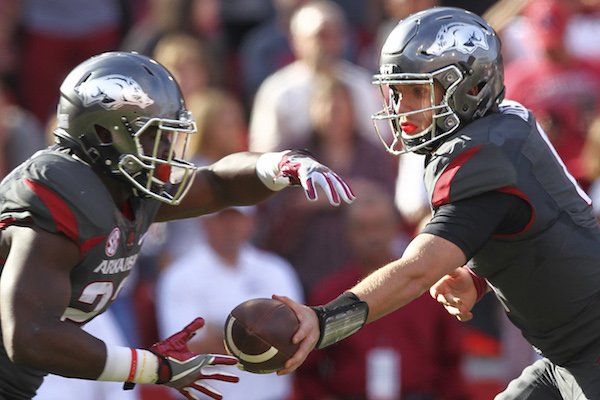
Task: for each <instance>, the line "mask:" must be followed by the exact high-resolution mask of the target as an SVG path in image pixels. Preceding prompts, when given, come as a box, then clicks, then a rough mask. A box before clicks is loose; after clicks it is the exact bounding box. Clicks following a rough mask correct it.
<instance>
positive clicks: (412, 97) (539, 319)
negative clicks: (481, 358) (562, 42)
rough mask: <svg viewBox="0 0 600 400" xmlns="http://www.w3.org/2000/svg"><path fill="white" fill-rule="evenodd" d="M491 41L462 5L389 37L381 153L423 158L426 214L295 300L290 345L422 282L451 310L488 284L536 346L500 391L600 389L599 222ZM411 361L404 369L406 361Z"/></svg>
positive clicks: (379, 311)
mask: <svg viewBox="0 0 600 400" xmlns="http://www.w3.org/2000/svg"><path fill="white" fill-rule="evenodd" d="M500 46H501V44H500V41H499V39H498V36H497V34H496V33H495V32H494V30H493V29H492V27H491V26H490V25H489V24H487V23H486V21H484V20H483V19H482V18H480V17H479V16H477V15H475V14H472V13H470V12H468V11H465V10H462V9H458V8H450V7H448V8H447V7H439V8H432V9H428V10H425V11H422V12H420V13H416V14H414V15H411V16H408V17H406V18H405V19H404V20H402V21H400V22H399V23H398V25H397V26H396V27H395V29H394V30H393V31H392V32H391V33H390V34H389V36H388V38H387V40H386V42H385V44H384V46H383V48H382V52H381V58H380V70H379V73H378V74H377V75H375V76H374V83H375V84H377V85H379V87H380V88H381V89H382V90H381V92H382V94H383V97H384V103H385V104H384V109H383V110H382V111H381V112H379V113H377V114H376V115H374V116H373V119H374V121H375V124H376V127H378V126H379V124H380V123H386V122H387V123H389V128H390V129H391V130H392V132H393V138H390V140H389V141H386V135H385V131H384V130H383V129H377V131H378V132H381V134H380V137H381V139H382V141H383V142H384V144H385V145H386V148H387V149H388V151H389V152H390V153H392V154H396V155H398V154H402V153H406V152H409V151H412V152H416V153H419V154H423V155H424V162H425V174H424V181H425V185H426V187H427V191H428V195H429V200H430V205H431V208H432V210H433V215H432V217H431V220H430V221H429V222H428V223H427V225H426V226H425V227H424V228H423V229H422V231H421V232H420V233H419V234H418V235H417V236H416V237H415V238H414V239H413V240H412V242H411V243H410V244H409V245H408V247H407V249H406V251H405V252H404V254H403V255H402V257H401V258H400V259H398V260H396V261H393V262H391V263H390V264H388V265H384V266H382V267H381V268H379V269H378V270H377V271H375V272H373V273H372V274H371V275H370V276H368V277H367V278H365V279H364V280H363V281H361V282H359V283H358V284H357V285H356V286H354V287H352V288H349V289H348V291H346V292H344V293H343V294H341V295H340V296H339V297H338V298H337V299H335V300H334V301H332V302H330V303H328V304H325V305H322V306H316V307H307V306H304V305H301V304H297V303H295V302H292V301H290V300H289V299H286V298H281V297H278V298H280V299H282V300H284V301H286V302H287V304H289V305H290V306H291V307H293V308H294V309H295V311H296V313H297V314H298V316H299V319H300V321H301V325H300V327H299V329H298V331H297V333H296V334H295V336H294V341H295V342H299V343H301V345H300V348H299V350H298V352H297V353H296V354H295V355H294V356H293V357H292V358H290V359H289V360H288V361H287V363H286V365H285V367H284V368H283V369H281V370H280V371H278V373H280V374H285V373H289V372H291V371H293V370H294V369H296V368H298V367H299V366H300V365H301V363H302V362H303V360H304V359H305V357H306V356H307V355H308V353H309V351H310V350H312V349H313V348H314V347H317V348H322V347H325V346H328V345H331V344H333V343H335V342H337V341H339V340H342V339H343V338H345V337H347V336H349V335H351V334H352V333H354V332H356V331H357V330H358V329H360V328H361V327H362V325H363V324H365V323H368V322H371V321H374V320H376V319H378V318H380V317H382V316H384V315H386V314H388V313H390V312H393V311H394V310H396V309H398V308H399V307H402V306H403V305H405V304H407V303H408V302H410V301H412V300H414V299H415V298H417V297H418V296H420V295H421V294H423V293H424V292H426V291H429V292H430V294H431V295H432V296H433V297H434V298H435V299H437V300H438V302H440V303H441V304H442V305H443V306H444V307H446V309H447V310H448V312H449V313H450V314H452V315H454V316H456V317H457V318H458V319H459V320H468V319H470V318H471V317H472V315H471V309H472V307H473V306H474V304H475V303H476V301H477V300H478V299H479V298H480V297H481V296H483V295H484V294H485V293H486V292H488V291H492V292H493V293H494V294H495V295H496V296H497V298H498V299H499V301H500V302H501V303H502V305H503V306H504V309H505V311H506V313H507V315H508V317H509V318H510V320H511V321H512V322H513V323H514V324H515V325H516V326H517V327H518V328H519V329H520V330H521V332H522V334H523V336H524V337H525V338H526V339H527V340H528V341H529V342H530V343H531V344H532V346H533V347H535V349H537V350H538V351H539V353H540V355H541V357H540V359H539V360H537V361H536V362H535V363H534V364H532V365H531V366H529V367H527V368H526V369H525V370H524V371H523V373H522V375H521V376H520V377H518V378H516V379H515V380H514V381H512V382H511V383H510V384H509V385H508V387H507V388H506V389H505V390H504V391H503V392H502V393H501V394H499V395H498V396H497V397H496V399H501V400H508V399H519V400H524V399H530V400H531V399H535V400H548V399H600V364H599V362H600V361H599V360H600V229H599V227H598V225H597V224H596V222H595V220H594V216H593V215H592V208H591V202H590V200H589V198H588V197H587V196H586V194H585V193H584V192H583V191H582V190H581V188H579V187H578V186H577V184H576V182H575V181H574V179H573V178H572V176H571V175H570V174H569V172H568V171H567V169H566V168H565V166H564V164H563V162H562V161H561V159H560V158H559V157H558V156H557V154H556V151H555V150H554V148H553V147H552V145H551V144H550V142H549V140H548V138H547V136H546V134H545V133H544V132H543V130H542V129H541V128H540V127H539V125H538V123H537V122H536V118H535V116H534V115H532V113H531V112H530V111H529V110H527V109H526V108H524V107H523V106H521V105H520V104H518V103H515V102H512V101H508V100H504V99H503V97H504V82H503V81H504V80H503V64H502V57H501V48H500ZM406 368H410V366H406Z"/></svg>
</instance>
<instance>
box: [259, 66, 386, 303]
mask: <svg viewBox="0 0 600 400" xmlns="http://www.w3.org/2000/svg"><path fill="white" fill-rule="evenodd" d="M314 80H315V84H314V85H313V87H312V93H311V97H310V106H309V115H308V118H307V119H308V123H309V124H310V129H311V130H310V132H309V133H308V137H307V138H306V139H304V140H300V141H297V142H294V143H295V145H296V146H297V148H301V149H307V150H309V151H310V152H311V153H313V154H315V156H317V157H319V158H320V159H324V160H326V161H327V162H329V163H333V165H335V167H334V168H336V170H338V171H340V173H341V174H343V175H344V176H345V177H346V178H348V179H356V178H363V179H368V180H373V181H376V182H378V183H380V184H381V185H383V186H384V187H387V188H389V191H390V194H391V192H392V190H393V183H394V178H395V168H396V166H395V165H394V163H393V160H390V158H389V157H386V154H385V151H384V150H383V149H382V148H381V146H376V145H375V144H373V143H372V142H370V141H368V140H367V139H365V137H364V136H362V135H360V133H359V132H360V127H359V126H357V124H356V119H355V114H356V112H357V111H355V108H354V103H353V101H352V92H351V89H350V86H349V83H348V82H346V81H342V80H341V79H338V78H337V77H333V76H328V75H322V76H318V77H315V78H314ZM373 136H375V135H373ZM357 195H358V196H360V193H357ZM279 197H280V198H278V199H271V200H272V201H269V202H268V203H265V204H264V205H263V214H262V223H261V227H262V229H263V230H262V232H261V233H260V235H258V236H259V238H258V239H257V240H258V242H259V243H260V244H261V246H264V247H265V248H267V249H270V250H273V251H275V252H277V253H278V254H280V255H282V256H283V257H285V258H286V259H287V260H288V261H290V262H291V263H292V265H293V266H294V268H296V271H297V272H298V275H299V276H300V279H301V280H302V284H303V286H304V288H305V290H307V291H308V290H310V288H311V287H312V285H313V284H314V283H315V282H316V281H317V280H318V279H320V278H321V277H322V276H323V274H325V273H328V272H333V271H334V270H336V269H338V268H339V267H341V266H342V264H343V263H345V262H346V261H347V257H348V245H347V243H346V242H345V241H343V240H340V238H341V237H343V232H344V226H343V213H342V212H341V211H340V212H331V210H329V209H328V208H331V207H327V206H326V204H327V203H326V202H325V203H324V202H322V201H316V202H311V203H310V204H309V203H307V202H306V201H305V202H304V203H305V204H302V203H303V202H302V198H301V197H298V196H295V195H293V194H292V195H291V196H287V193H282V196H279Z"/></svg>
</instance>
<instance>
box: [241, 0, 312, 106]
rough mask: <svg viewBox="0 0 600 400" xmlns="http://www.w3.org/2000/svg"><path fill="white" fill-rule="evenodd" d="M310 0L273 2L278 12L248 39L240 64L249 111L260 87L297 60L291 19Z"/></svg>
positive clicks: (242, 47)
mask: <svg viewBox="0 0 600 400" xmlns="http://www.w3.org/2000/svg"><path fill="white" fill-rule="evenodd" d="M307 1H308V0H273V7H274V8H275V13H274V15H273V17H272V18H270V19H268V20H266V21H264V22H263V23H261V24H260V25H258V26H257V27H256V28H254V29H252V30H251V31H250V32H248V34H247V35H245V36H244V39H243V40H242V43H241V44H240V65H242V66H243V68H241V71H240V72H241V74H242V76H243V78H242V81H243V82H242V86H243V97H244V102H245V103H246V104H247V106H248V108H250V107H251V105H252V100H253V99H254V95H255V93H256V91H257V90H258V87H259V86H260V84H261V83H262V82H263V81H264V80H265V78H267V77H268V76H269V75H271V74H272V73H274V72H275V71H277V70H278V69H280V68H283V67H285V66H286V65H288V64H290V63H291V62H293V61H294V53H293V52H292V47H291V44H290V19H291V17H292V14H293V13H294V11H295V10H296V9H297V8H298V7H299V6H301V5H302V4H304V3H306V2H307Z"/></svg>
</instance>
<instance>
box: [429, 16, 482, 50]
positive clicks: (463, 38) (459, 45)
mask: <svg viewBox="0 0 600 400" xmlns="http://www.w3.org/2000/svg"><path fill="white" fill-rule="evenodd" d="M478 47H479V48H482V49H484V50H488V49H489V45H488V43H487V33H486V32H485V31H484V30H483V29H482V28H481V27H479V26H477V25H471V24H465V23H463V22H453V23H450V24H448V25H443V26H442V27H441V28H440V30H439V31H438V33H437V35H436V37H435V41H434V42H433V44H432V45H431V46H429V48H428V49H427V50H426V53H427V54H430V55H434V56H439V55H440V54H442V53H444V52H446V51H448V50H458V51H460V52H461V53H463V54H472V53H473V52H474V51H475V50H476V49H477V48H478Z"/></svg>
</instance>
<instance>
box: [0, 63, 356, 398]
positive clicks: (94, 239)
mask: <svg viewBox="0 0 600 400" xmlns="http://www.w3.org/2000/svg"><path fill="white" fill-rule="evenodd" d="M225 117H227V116H225ZM194 132H195V123H194V121H193V119H192V117H191V115H190V113H189V112H188V111H187V110H186V108H185V105H184V102H183V99H182V95H181V92H180V90H179V87H178V85H177V83H176V82H175V80H174V79H173V78H172V77H171V75H170V73H169V72H168V71H167V70H166V69H165V68H164V67H163V66H161V65H160V64H158V63H157V62H155V61H154V60H152V59H150V58H147V57H145V56H142V55H139V54H136V53H125V52H111V53H105V54H102V55H99V56H96V57H92V58H91V59H89V60H87V61H85V62H83V63H82V64H80V65H79V66H77V67H76V68H75V69H73V71H72V72H71V73H70V74H69V75H68V76H67V77H66V78H65V80H64V82H63V84H62V86H61V88H60V100H59V104H58V110H57V128H56V130H55V132H54V134H55V138H56V144H55V145H53V146H51V147H49V148H47V149H45V150H42V151H40V152H38V153H36V154H35V155H33V156H32V157H31V158H30V159H29V160H27V161H26V162H24V163H23V164H22V165H20V166H19V167H17V168H16V169H15V170H13V171H12V172H11V173H10V174H9V175H8V176H7V177H6V178H5V179H4V180H3V181H2V183H1V185H0V272H1V278H0V318H1V325H2V329H1V331H0V332H1V338H2V341H1V342H0V343H2V345H0V398H1V399H31V398H32V397H33V396H34V395H35V392H36V389H37V387H38V386H39V385H40V384H41V383H42V380H43V377H44V375H45V374H47V373H52V374H58V375H63V376H66V377H77V378H85V379H97V380H101V381H116V382H126V384H125V386H126V387H132V386H133V385H134V384H136V383H144V384H154V383H157V384H165V385H169V386H172V387H174V388H176V389H178V390H179V391H180V392H181V393H182V394H183V395H184V396H185V397H186V398H188V399H192V398H195V395H194V394H193V392H194V390H192V389H195V390H199V391H200V392H203V393H205V394H206V395H208V396H210V397H212V398H215V399H219V398H221V395H220V394H219V393H218V392H216V391H215V390H213V389H212V388H211V387H210V386H209V385H207V384H206V383H205V381H204V380H205V379H206V380H209V379H216V380H222V381H227V382H236V381H237V380H238V378H237V377H236V376H233V375H228V374H224V373H222V372H219V371H218V370H217V369H215V368H210V367H212V366H219V365H232V364H235V363H236V359H235V358H233V357H229V356H225V355H218V354H195V353H193V352H191V351H190V350H189V349H188V347H187V344H186V343H187V341H188V340H189V339H190V338H191V337H192V336H193V335H194V332H195V331H196V330H198V329H199V328H201V327H202V326H203V324H204V322H203V320H202V319H201V318H198V319H196V320H194V321H192V322H191V323H190V324H189V325H188V326H187V327H185V328H184V329H183V330H182V331H181V332H179V333H176V334H175V335H173V336H172V337H170V338H168V339H166V340H164V341H162V342H159V343H157V344H155V345H153V346H152V347H151V348H150V349H136V348H128V347H118V346H110V345H106V344H105V343H104V342H102V341H101V340H99V339H97V338H95V337H93V336H91V335H90V334H88V333H86V332H85V331H84V330H82V329H80V327H81V326H82V325H83V324H85V323H86V322H88V321H90V320H91V319H92V318H94V317H95V316H96V315H98V314H100V313H102V312H104V311H105V310H106V309H107V307H108V306H109V305H110V303H111V302H112V301H113V300H114V299H115V298H116V296H117V295H118V293H119V290H120V289H121V288H122V287H123V285H124V284H125V281H126V279H127V276H128V275H129V273H130V271H131V270H132V268H134V265H135V261H136V258H137V256H138V253H139V251H140V247H141V245H142V243H143V241H144V237H145V234H146V232H147V230H148V228H149V226H150V224H151V223H153V222H157V221H169V220H173V219H177V218H184V217H193V216H198V215H201V214H206V213H210V212H213V211H217V210H220V209H223V208H226V207H228V206H234V205H247V204H255V203H257V202H259V201H261V200H264V199H266V198H268V197H269V196H270V195H271V194H273V193H274V192H275V191H278V190H281V189H283V188H285V187H287V186H290V185H294V186H297V185H300V186H302V187H303V188H304V190H305V191H306V194H307V196H308V198H309V199H311V200H315V199H316V198H317V195H318V194H317V190H316V189H317V188H319V187H320V188H321V189H322V190H323V191H324V192H325V193H326V195H327V196H328V198H329V201H330V203H332V204H333V205H339V204H340V203H342V202H347V203H350V202H352V200H353V198H354V195H353V194H352V191H351V190H350V188H349V187H348V186H347V185H346V183H345V182H344V181H343V180H342V179H340V178H339V177H338V176H337V175H336V174H335V173H334V172H333V171H331V170H330V169H329V168H327V167H325V166H324V165H322V164H320V163H318V162H317V161H316V160H314V159H313V158H311V157H310V156H309V155H307V154H304V153H302V152H298V151H283V152H279V153H264V154H256V153H237V154H233V155H230V156H227V157H225V158H224V159H222V160H220V161H218V162H216V163H215V164H213V165H210V166H208V167H203V168H197V167H195V166H194V165H193V164H191V163H190V162H187V161H185V159H184V157H183V154H185V145H186V140H187V138H188V137H189V135H191V134H193V133H194ZM209 382H210V381H209Z"/></svg>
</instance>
